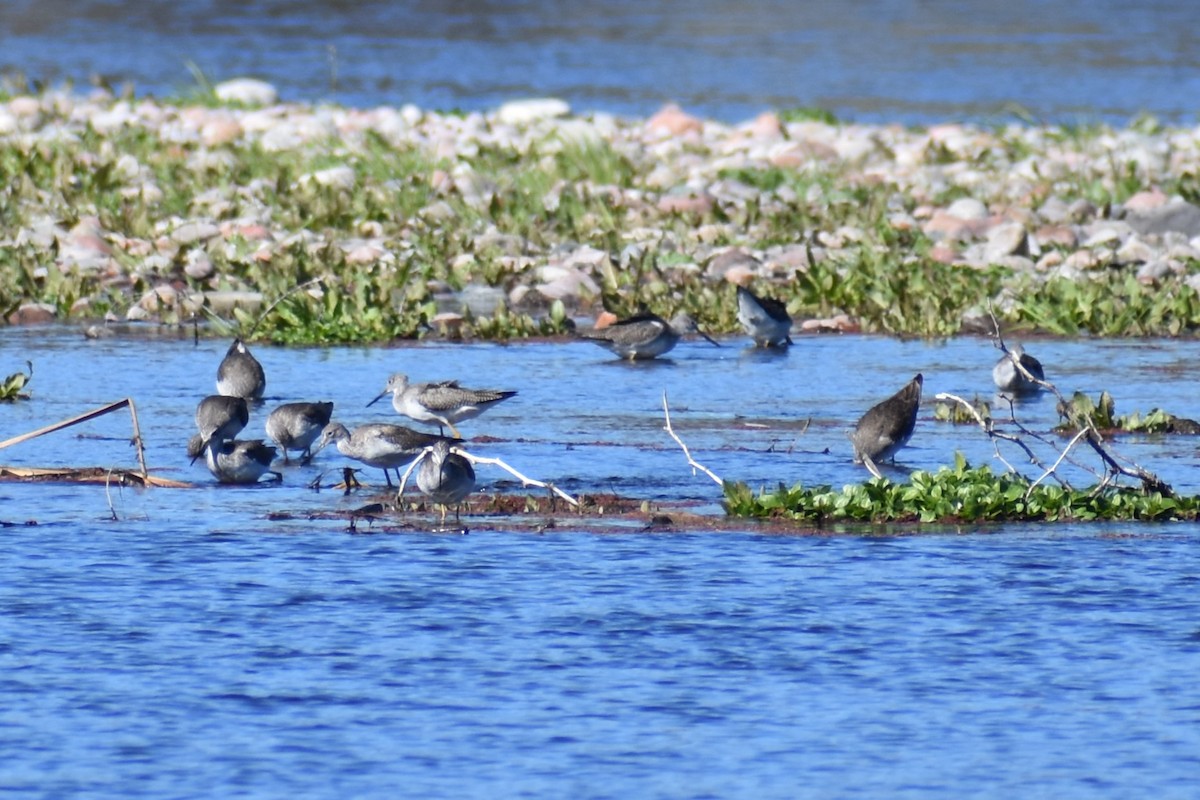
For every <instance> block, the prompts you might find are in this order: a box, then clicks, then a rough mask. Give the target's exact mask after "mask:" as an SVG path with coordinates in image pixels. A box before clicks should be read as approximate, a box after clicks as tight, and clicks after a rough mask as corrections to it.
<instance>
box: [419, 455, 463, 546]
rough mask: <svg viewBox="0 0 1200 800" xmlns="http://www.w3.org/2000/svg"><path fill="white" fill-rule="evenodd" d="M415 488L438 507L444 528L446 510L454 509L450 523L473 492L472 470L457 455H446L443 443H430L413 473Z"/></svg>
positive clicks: (457, 516)
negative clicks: (415, 479) (431, 446)
mask: <svg viewBox="0 0 1200 800" xmlns="http://www.w3.org/2000/svg"><path fill="white" fill-rule="evenodd" d="M417 488H418V489H420V490H421V491H422V492H424V493H425V494H426V495H428V496H429V499H430V500H432V501H433V502H435V503H437V504H438V505H440V506H441V507H442V522H441V524H442V525H445V524H446V510H447V506H451V505H452V506H454V521H455V522H458V519H459V513H458V512H459V506H460V504H461V503H462V501H463V500H465V499H466V497H467V495H469V494H470V493H471V492H473V491H474V490H475V469H474V468H473V467H472V466H471V462H470V461H468V460H467V459H465V458H463V457H462V456H460V455H459V454H458V453H452V452H450V443H449V442H448V441H446V440H445V439H440V440H438V441H437V442H434V444H433V449H432V450H431V451H430V452H429V453H427V454H426V455H425V458H424V460H423V461H422V462H421V466H420V467H419V468H418V470H417Z"/></svg>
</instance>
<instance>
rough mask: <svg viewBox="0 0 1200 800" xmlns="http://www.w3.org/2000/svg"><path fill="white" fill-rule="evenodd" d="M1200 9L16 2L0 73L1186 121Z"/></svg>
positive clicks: (49, 78)
mask: <svg viewBox="0 0 1200 800" xmlns="http://www.w3.org/2000/svg"><path fill="white" fill-rule="evenodd" d="M1198 22H1200V11H1197V9H1196V7H1195V4H1194V3H1191V2H1187V1H1186V0H1150V1H1149V2H1136V3H1131V2H1125V1H1123V0H1094V1H1093V2H1089V3H1044V2H1036V0H1010V2H1005V3H995V2H988V0H966V1H965V2H961V1H955V2H951V1H950V0H854V2H820V1H818V0H807V2H794V1H793V0H757V1H756V2H741V3H738V2H716V0H695V1H694V2H688V3H686V4H684V3H673V2H668V0H636V1H634V0H610V2H605V3H593V4H572V5H571V6H569V7H568V6H565V5H563V4H561V3H555V2H549V0H522V1H521V2H515V1H514V2H504V1H503V0H464V1H461V2H454V3H433V2H393V3H384V2H372V3H345V2H333V0H288V2H281V1H280V0H270V1H269V2H258V3H250V4H247V3H235V2H229V1H228V0H176V1H175V2H171V3H164V2H155V3H131V2H112V1H111V0H70V2H68V0H11V2H7V3H4V4H2V5H0V42H2V43H3V48H2V50H0V71H3V72H7V73H10V74H19V75H24V76H26V77H27V78H29V79H31V80H35V81H38V82H41V83H45V84H51V85H53V84H58V83H61V82H63V81H73V82H74V83H75V84H76V85H78V86H81V87H82V86H86V84H87V82H88V81H89V80H91V79H92V78H93V77H94V78H97V79H100V80H102V81H105V82H107V83H109V84H110V85H113V86H114V87H117V88H119V87H120V86H121V84H122V83H130V84H132V85H133V87H134V88H135V90H137V91H138V92H141V93H145V92H149V93H153V94H157V95H163V94H178V93H181V92H182V93H186V92H189V91H193V90H194V89H195V88H196V86H197V83H196V79H195V77H194V75H193V73H192V71H191V68H190V67H189V62H190V63H191V64H192V65H194V66H195V67H198V68H199V69H200V70H201V71H203V73H204V74H205V75H206V76H207V77H208V78H209V79H211V80H214V81H219V80H224V79H227V78H232V77H238V76H242V75H252V76H255V77H259V78H263V79H266V80H268V81H271V82H272V83H274V84H276V85H277V86H278V87H279V88H280V90H281V93H282V95H283V97H284V98H285V99H289V100H298V101H317V100H333V101H336V102H339V103H343V104H347V105H355V106H374V105H379V104H392V105H400V104H403V103H415V104H417V105H418V106H421V107H423V108H433V109H439V110H443V109H455V108H460V109H472V110H475V109H490V108H494V107H495V106H497V105H499V104H500V103H502V102H504V101H506V100H510V99H513V98H517V97H527V96H530V95H534V96H541V95H552V96H557V97H562V98H564V99H566V100H568V101H569V102H570V103H571V104H572V106H573V107H574V108H575V110H577V111H579V112H581V113H586V112H590V111H610V112H616V113H619V114H632V115H639V116H643V115H647V114H650V113H653V112H654V111H655V110H657V109H658V108H659V107H661V106H662V105H663V104H664V103H667V102H677V103H680V104H681V105H683V106H685V107H686V108H688V109H689V110H691V111H693V112H695V113H698V114H703V115H706V116H711V117H715V118H718V119H723V120H726V121H731V122H737V121H742V120H745V119H748V118H750V117H753V116H754V115H756V114H758V113H760V112H761V111H763V110H765V109H778V108H793V107H797V106H818V107H822V108H826V109H830V110H832V111H834V112H836V113H837V114H839V115H840V116H842V117H844V118H848V119H854V120H863V121H883V122H892V121H900V122H909V123H914V122H916V123H924V122H933V121H940V120H943V119H947V118H949V119H963V118H966V119H982V120H995V119H1011V118H1012V115H1013V109H1014V104H1015V105H1016V106H1019V107H1020V108H1021V109H1024V111H1023V112H1020V113H1026V112H1027V113H1029V114H1032V115H1033V116H1034V117H1037V118H1039V119H1050V120H1055V121H1060V122H1062V121H1065V122H1075V121H1095V120H1105V121H1111V122H1118V123H1123V122H1126V121H1128V120H1129V118H1130V117H1132V116H1133V115H1135V114H1138V113H1140V112H1151V113H1154V114H1157V115H1159V116H1161V117H1163V118H1165V119H1168V120H1172V121H1186V122H1189V123H1194V121H1195V119H1196V110H1197V98H1198V97H1200V33H1197V32H1198V31H1200V25H1198V24H1197V23H1198Z"/></svg>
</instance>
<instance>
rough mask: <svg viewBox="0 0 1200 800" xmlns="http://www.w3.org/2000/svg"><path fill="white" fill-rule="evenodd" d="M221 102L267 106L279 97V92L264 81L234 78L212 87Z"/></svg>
mask: <svg viewBox="0 0 1200 800" xmlns="http://www.w3.org/2000/svg"><path fill="white" fill-rule="evenodd" d="M213 91H214V92H215V93H216V95H217V99H218V100H220V101H221V102H222V103H245V104H246V105H248V106H269V105H273V104H274V103H275V102H276V101H277V100H278V99H279V92H277V91H276V90H275V87H274V86H272V85H271V84H269V83H267V82H266V81H260V80H257V79H255V78H234V79H233V80H229V81H225V82H224V83H218V84H217V85H216V86H215V87H213Z"/></svg>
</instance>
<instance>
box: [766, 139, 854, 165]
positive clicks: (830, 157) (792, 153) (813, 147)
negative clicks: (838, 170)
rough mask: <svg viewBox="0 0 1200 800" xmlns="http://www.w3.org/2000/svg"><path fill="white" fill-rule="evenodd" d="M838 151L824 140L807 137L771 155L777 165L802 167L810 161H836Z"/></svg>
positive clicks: (773, 162) (772, 161) (772, 160)
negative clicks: (818, 140)
mask: <svg viewBox="0 0 1200 800" xmlns="http://www.w3.org/2000/svg"><path fill="white" fill-rule="evenodd" d="M837 158H838V152H837V150H835V149H834V148H832V147H830V146H829V145H827V144H825V143H824V142H817V141H813V140H812V139H806V140H804V141H800V142H796V143H795V144H793V145H791V146H789V147H786V148H785V149H783V150H780V151H779V152H778V153H775V154H774V155H773V156H771V163H772V164H773V165H775V166H777V167H784V168H788V167H802V166H804V165H805V164H807V163H808V162H810V161H826V162H828V161H836V160H837Z"/></svg>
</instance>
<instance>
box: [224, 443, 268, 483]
mask: <svg viewBox="0 0 1200 800" xmlns="http://www.w3.org/2000/svg"><path fill="white" fill-rule="evenodd" d="M275 454H276V450H275V448H274V447H271V446H270V445H269V444H265V443H264V442H263V440H262V439H224V440H222V441H219V442H217V441H213V442H209V444H208V446H207V447H206V448H205V449H204V460H205V463H207V464H208V471H209V472H211V473H212V474H213V475H214V476H215V477H216V479H217V480H218V481H219V482H221V483H256V482H257V481H258V479H259V478H261V477H262V476H263V475H264V474H266V473H268V472H270V473H271V474H272V475H274V476H275V479H276V480H283V476H282V475H280V474H279V473H278V472H272V471H271V462H272V461H274V460H275Z"/></svg>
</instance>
